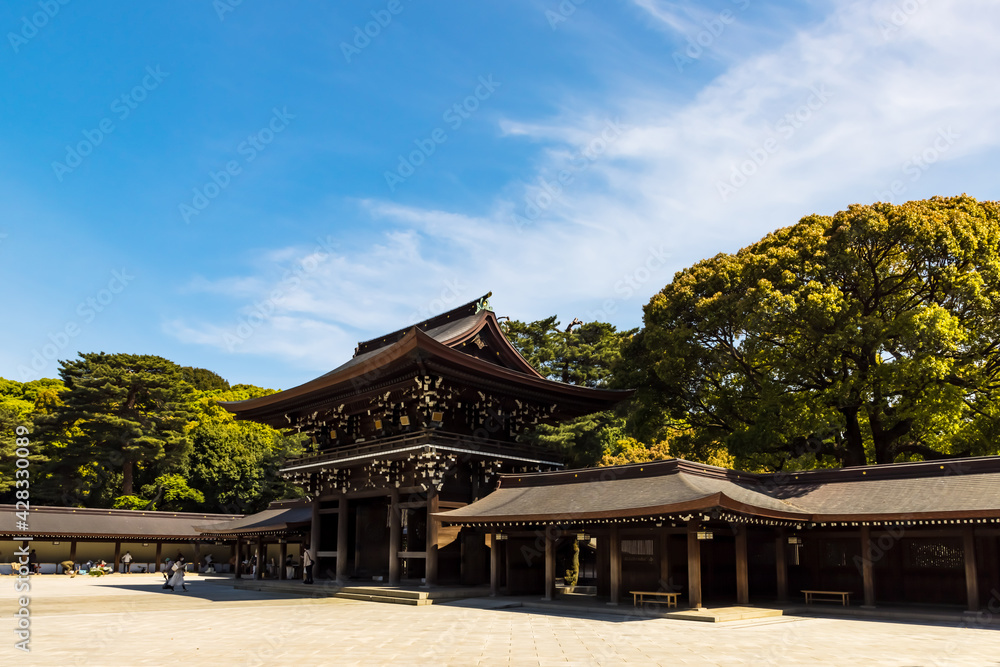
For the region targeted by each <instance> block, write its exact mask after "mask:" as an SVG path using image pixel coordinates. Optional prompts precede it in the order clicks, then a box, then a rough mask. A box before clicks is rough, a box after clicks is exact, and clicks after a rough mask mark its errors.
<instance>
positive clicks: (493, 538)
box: [490, 530, 500, 597]
mask: <svg viewBox="0 0 1000 667" xmlns="http://www.w3.org/2000/svg"><path fill="white" fill-rule="evenodd" d="M498 595H500V540H498V539H497V531H495V530H494V531H493V532H492V533H490V597H496V596H498Z"/></svg>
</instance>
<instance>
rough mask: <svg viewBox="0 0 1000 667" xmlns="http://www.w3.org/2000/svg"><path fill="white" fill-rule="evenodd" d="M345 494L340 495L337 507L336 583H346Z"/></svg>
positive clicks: (346, 504) (346, 519) (346, 522)
mask: <svg viewBox="0 0 1000 667" xmlns="http://www.w3.org/2000/svg"><path fill="white" fill-rule="evenodd" d="M347 506H348V503H347V494H346V493H342V494H340V501H339V503H338V505H337V581H341V582H343V581H347V524H348V523H349V521H348V518H347Z"/></svg>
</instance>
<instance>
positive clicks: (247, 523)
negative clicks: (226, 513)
mask: <svg viewBox="0 0 1000 667" xmlns="http://www.w3.org/2000/svg"><path fill="white" fill-rule="evenodd" d="M311 522H312V508H311V506H309V505H299V506H298V507H286V508H276V509H266V510H264V511H263V512H258V513H256V514H251V515H249V516H245V517H241V518H239V519H235V520H233V521H226V522H221V523H213V524H208V525H203V526H197V527H196V528H197V530H198V531H199V532H200V533H202V534H203V535H208V536H215V535H222V536H225V535H247V534H254V535H255V534H262V533H282V532H288V531H291V530H294V529H295V528H296V527H297V526H303V525H306V524H309V523H311Z"/></svg>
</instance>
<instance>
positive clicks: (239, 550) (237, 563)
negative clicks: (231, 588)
mask: <svg viewBox="0 0 1000 667" xmlns="http://www.w3.org/2000/svg"><path fill="white" fill-rule="evenodd" d="M233 549H234V550H235V551H236V558H234V559H233V571H234V576H235V577H236V578H237V579H240V578H242V577H243V540H241V539H240V537H239V536H237V537H236V544H235V545H234V546H233Z"/></svg>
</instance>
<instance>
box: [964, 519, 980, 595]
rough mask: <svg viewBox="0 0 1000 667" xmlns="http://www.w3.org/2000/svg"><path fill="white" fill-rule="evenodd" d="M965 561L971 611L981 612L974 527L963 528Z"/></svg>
mask: <svg viewBox="0 0 1000 667" xmlns="http://www.w3.org/2000/svg"><path fill="white" fill-rule="evenodd" d="M962 553H963V556H964V560H965V597H966V602H967V604H968V610H969V611H979V573H978V571H977V569H976V534H975V532H974V529H973V527H972V526H964V527H963V528H962Z"/></svg>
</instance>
